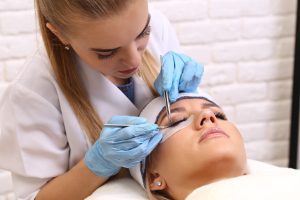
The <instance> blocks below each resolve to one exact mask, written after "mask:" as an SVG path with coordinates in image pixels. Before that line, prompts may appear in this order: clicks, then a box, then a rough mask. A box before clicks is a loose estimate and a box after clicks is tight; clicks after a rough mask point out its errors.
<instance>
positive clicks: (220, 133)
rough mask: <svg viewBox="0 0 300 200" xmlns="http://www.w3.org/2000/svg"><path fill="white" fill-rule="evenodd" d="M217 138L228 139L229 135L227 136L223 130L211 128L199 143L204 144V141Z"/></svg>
mask: <svg viewBox="0 0 300 200" xmlns="http://www.w3.org/2000/svg"><path fill="white" fill-rule="evenodd" d="M216 137H228V138H229V135H227V134H226V133H225V132H224V131H223V130H222V129H220V128H216V127H215V128H210V129H208V130H207V131H205V132H204V133H203V134H202V135H201V137H200V139H199V143H200V142H203V141H204V140H207V139H210V138H216Z"/></svg>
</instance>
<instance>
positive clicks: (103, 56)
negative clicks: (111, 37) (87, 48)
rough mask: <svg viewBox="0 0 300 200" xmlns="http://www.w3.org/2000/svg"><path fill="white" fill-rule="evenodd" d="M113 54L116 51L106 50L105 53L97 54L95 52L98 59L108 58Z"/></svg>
mask: <svg viewBox="0 0 300 200" xmlns="http://www.w3.org/2000/svg"><path fill="white" fill-rule="evenodd" d="M115 54H116V51H111V52H107V53H105V54H98V53H97V56H98V58H99V59H108V58H111V57H113V56H114V55H115Z"/></svg>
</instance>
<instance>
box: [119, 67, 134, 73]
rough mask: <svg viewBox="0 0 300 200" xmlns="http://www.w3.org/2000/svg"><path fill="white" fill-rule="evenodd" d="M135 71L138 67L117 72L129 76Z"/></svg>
mask: <svg viewBox="0 0 300 200" xmlns="http://www.w3.org/2000/svg"><path fill="white" fill-rule="evenodd" d="M137 69H138V67H135V68H131V69H127V70H123V71H119V72H120V73H122V74H131V73H133V72H135V71H136V70H137Z"/></svg>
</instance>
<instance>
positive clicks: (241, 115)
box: [152, 0, 296, 166]
mask: <svg viewBox="0 0 300 200" xmlns="http://www.w3.org/2000/svg"><path fill="white" fill-rule="evenodd" d="M152 4H153V5H154V6H155V7H157V8H158V9H160V10H162V11H163V12H164V13H165V14H166V15H167V17H168V18H169V19H170V20H171V22H172V24H174V26H175V28H176V30H177V33H178V37H179V39H180V42H181V44H182V45H183V48H184V50H185V51H186V52H187V53H188V54H189V55H191V56H192V57H194V58H196V59H197V60H198V61H199V62H202V63H204V64H205V77H204V79H203V86H202V87H203V88H205V90H207V91H208V92H209V93H210V94H211V95H212V96H213V97H214V98H215V99H216V100H217V102H219V103H220V104H221V105H222V106H223V107H224V109H225V112H226V113H227V115H228V116H229V118H230V119H231V120H233V121H235V122H236V123H237V124H238V127H239V128H240V130H241V132H242V135H243V136H244V139H245V142H246V149H247V152H248V157H249V158H252V159H257V160H261V161H265V162H269V163H273V164H277V165H280V166H287V162H288V140H289V125H290V104H291V85H292V79H291V77H292V73H293V52H294V36H295V21H296V20H295V19H296V15H295V13H296V0H185V1H180V0H152Z"/></svg>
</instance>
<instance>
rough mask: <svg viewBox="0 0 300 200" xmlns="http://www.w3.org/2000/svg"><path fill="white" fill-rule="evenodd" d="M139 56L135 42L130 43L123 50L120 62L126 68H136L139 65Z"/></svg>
mask: <svg viewBox="0 0 300 200" xmlns="http://www.w3.org/2000/svg"><path fill="white" fill-rule="evenodd" d="M141 59H142V57H141V54H140V52H139V49H138V46H137V44H136V43H135V42H132V43H130V44H129V45H128V46H127V47H126V49H124V53H123V57H122V60H121V62H122V63H123V64H124V65H125V66H127V67H138V66H139V65H140V63H141Z"/></svg>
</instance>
